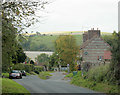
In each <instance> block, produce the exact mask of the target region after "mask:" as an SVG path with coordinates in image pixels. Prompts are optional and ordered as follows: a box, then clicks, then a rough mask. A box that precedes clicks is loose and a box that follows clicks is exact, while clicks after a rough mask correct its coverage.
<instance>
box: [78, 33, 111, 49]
mask: <svg viewBox="0 0 120 95" xmlns="http://www.w3.org/2000/svg"><path fill="white" fill-rule="evenodd" d="M97 37H98V36H97V35H95V36H94V37H92V38H91V39H90V40H87V41H86V42H84V43H83V44H82V45H81V46H80V50H81V49H83V48H84V47H86V46H87V45H88V44H89V43H90V42H91V41H93V40H94V39H95V38H97ZM99 38H100V39H101V40H103V39H102V38H101V37H99ZM103 41H104V40H103ZM104 43H106V44H107V45H108V46H109V47H110V48H111V46H110V45H109V44H108V43H107V42H105V41H104Z"/></svg>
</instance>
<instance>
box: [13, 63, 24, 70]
mask: <svg viewBox="0 0 120 95" xmlns="http://www.w3.org/2000/svg"><path fill="white" fill-rule="evenodd" d="M13 69H14V70H24V69H25V67H24V64H21V63H19V64H15V65H13Z"/></svg>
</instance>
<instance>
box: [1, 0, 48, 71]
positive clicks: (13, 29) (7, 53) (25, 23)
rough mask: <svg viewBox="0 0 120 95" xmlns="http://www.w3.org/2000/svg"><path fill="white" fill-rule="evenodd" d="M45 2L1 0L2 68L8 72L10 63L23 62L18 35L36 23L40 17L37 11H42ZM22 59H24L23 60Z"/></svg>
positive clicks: (40, 0)
mask: <svg viewBox="0 0 120 95" xmlns="http://www.w3.org/2000/svg"><path fill="white" fill-rule="evenodd" d="M47 3H48V2H47V1H45V0H38V1H37V2H36V1H31V0H15V1H14V2H11V1H8V0H2V10H1V11H2V13H1V16H2V66H3V68H2V69H3V71H8V70H9V67H10V65H11V64H12V62H18V63H19V62H23V61H24V58H25V54H24V53H23V50H22V48H21V47H20V46H19V42H18V41H19V38H21V37H20V36H19V35H21V32H22V30H23V29H24V28H26V27H29V26H31V25H32V24H34V23H35V22H38V19H39V18H40V15H39V16H38V15H36V12H35V11H37V10H43V9H44V5H45V4H47ZM23 57H24V58H23Z"/></svg>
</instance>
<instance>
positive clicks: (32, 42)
mask: <svg viewBox="0 0 120 95" xmlns="http://www.w3.org/2000/svg"><path fill="white" fill-rule="evenodd" d="M73 37H75V39H76V43H77V45H78V46H80V45H81V44H82V35H73ZM26 38H27V40H26V39H24V40H23V41H22V42H21V44H22V47H23V49H24V50H26V51H55V47H54V42H55V40H56V39H57V38H58V35H53V36H50V35H46V36H42V35H41V36H40V35H35V36H29V37H27V36H26Z"/></svg>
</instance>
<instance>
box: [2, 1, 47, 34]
mask: <svg viewBox="0 0 120 95" xmlns="http://www.w3.org/2000/svg"><path fill="white" fill-rule="evenodd" d="M46 4H48V2H47V0H37V1H33V0H32V1H31V0H16V1H13V2H11V1H8V0H3V1H2V19H4V20H7V22H9V20H8V19H11V20H12V23H13V24H14V26H15V27H17V28H18V29H19V32H21V31H22V30H23V29H24V28H26V27H29V26H31V25H32V24H34V23H35V22H38V21H39V20H38V19H39V18H40V17H42V16H40V15H37V14H36V12H37V11H38V10H40V11H42V10H43V9H44V8H45V5H46ZM6 17H7V19H6Z"/></svg>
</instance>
